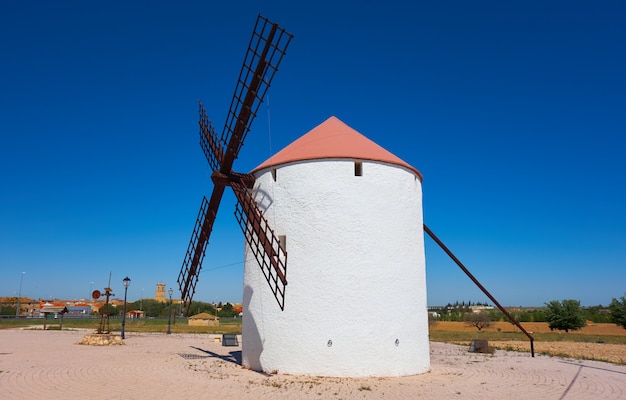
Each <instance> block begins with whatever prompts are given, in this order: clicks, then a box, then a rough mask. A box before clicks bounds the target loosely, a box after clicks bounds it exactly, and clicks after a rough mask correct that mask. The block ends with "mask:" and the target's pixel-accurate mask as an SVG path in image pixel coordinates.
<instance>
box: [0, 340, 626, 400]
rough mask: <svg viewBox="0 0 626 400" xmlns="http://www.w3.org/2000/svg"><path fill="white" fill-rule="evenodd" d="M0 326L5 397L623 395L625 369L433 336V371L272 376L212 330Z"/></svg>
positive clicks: (0, 394) (0, 379)
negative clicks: (116, 335) (107, 331)
mask: <svg viewBox="0 0 626 400" xmlns="http://www.w3.org/2000/svg"><path fill="white" fill-rule="evenodd" d="M90 332H91V331H89V332H86V331H42V330H0V399H3V400H13V399H16V400H17V399H19V400H23V399H35V398H41V399H48V400H55V399H92V400H99V399H103V400H104V399H107V400H109V399H113V400H115V399H133V400H135V399H136V400H142V399H146V400H148V399H149V400H154V399H176V398H178V399H181V400H183V399H185V400H186V399H195V398H202V399H255V400H259V399H305V398H313V399H337V400H338V399H346V400H347V399H409V398H411V399H416V398H418V399H454V398H458V399H503V398H515V399H516V400H519V399H626V366H624V365H615V364H610V363H604V362H598V361H579V360H572V359H564V358H558V357H547V356H541V355H538V356H536V357H535V358H531V357H530V355H529V354H528V353H518V352H507V351H500V350H498V351H496V352H495V354H494V355H484V354H474V353H469V352H468V351H467V346H457V345H450V344H442V343H435V342H432V343H431V364H432V370H431V371H430V372H429V373H426V374H422V375H416V376H409V377H400V378H358V379H351V378H320V377H312V376H293V375H282V374H280V373H279V374H276V375H267V374H262V373H258V372H254V371H250V370H247V369H243V368H242V367H241V366H240V365H239V360H240V358H241V347H223V346H222V345H221V344H220V343H217V342H215V341H213V340H210V338H209V336H208V335H193V334H172V335H164V334H139V333H129V334H127V335H126V340H125V345H123V346H102V347H99V346H87V345H78V344H77V342H78V341H79V340H80V339H81V338H82V337H83V336H84V335H85V334H86V333H90Z"/></svg>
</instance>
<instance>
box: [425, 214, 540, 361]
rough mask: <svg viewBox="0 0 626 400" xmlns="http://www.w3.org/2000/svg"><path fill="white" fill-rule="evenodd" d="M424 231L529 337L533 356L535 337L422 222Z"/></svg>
mask: <svg viewBox="0 0 626 400" xmlns="http://www.w3.org/2000/svg"><path fill="white" fill-rule="evenodd" d="M424 232H426V233H428V236H430V237H431V238H432V239H433V240H434V241H435V243H437V244H438V245H439V247H441V249H442V250H443V251H445V252H446V254H447V255H448V256H450V258H451V259H452V261H454V262H455V263H456V264H457V265H458V266H459V267H460V268H461V269H462V270H463V272H465V275H467V276H468V277H469V278H470V279H471V280H472V282H474V284H476V286H478V288H479V289H480V290H482V292H483V293H484V294H485V295H486V296H487V297H489V299H490V300H491V301H492V302H493V304H495V305H496V307H498V309H499V310H500V311H502V314H504V315H505V316H506V317H507V318H508V319H509V321H511V322H512V323H513V324H514V325H515V326H517V327H518V328H519V329H520V330H521V331H522V332H523V333H524V334H525V335H526V337H528V339H530V353H531V355H532V357H534V356H535V344H534V342H535V339H534V338H533V337H532V335H531V334H530V333H528V332H527V331H526V329H524V327H523V326H522V325H520V323H519V322H517V320H516V319H515V318H513V316H512V315H511V314H509V312H508V311H507V310H506V309H505V308H504V307H502V306H501V305H500V303H498V300H496V298H495V297H493V296H492V295H491V293H489V291H488V290H487V289H485V287H484V286H483V285H482V284H481V283H480V282H478V279H476V278H475V277H474V275H472V273H471V272H469V270H468V269H467V268H466V267H465V265H463V263H462V262H461V261H460V260H459V259H458V258H456V256H455V255H454V254H453V253H452V251H450V249H448V247H446V245H445V244H443V242H442V241H441V240H439V238H438V237H437V236H436V235H435V234H434V233H433V231H431V230H430V229H429V228H428V227H427V226H426V224H424Z"/></svg>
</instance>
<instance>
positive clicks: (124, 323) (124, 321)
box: [122, 277, 130, 339]
mask: <svg viewBox="0 0 626 400" xmlns="http://www.w3.org/2000/svg"><path fill="white" fill-rule="evenodd" d="M122 282H124V315H123V316H122V339H126V337H125V336H124V328H125V327H126V294H127V293H128V285H130V278H129V277H126V278H124V280H123V281H122Z"/></svg>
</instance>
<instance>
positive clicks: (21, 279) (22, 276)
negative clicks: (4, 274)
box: [15, 272, 26, 318]
mask: <svg viewBox="0 0 626 400" xmlns="http://www.w3.org/2000/svg"><path fill="white" fill-rule="evenodd" d="M25 273H26V272H22V275H21V276H20V291H19V292H18V293H17V308H16V309H15V316H16V317H17V318H19V317H20V311H21V310H20V309H21V308H22V282H23V281H24V274H25Z"/></svg>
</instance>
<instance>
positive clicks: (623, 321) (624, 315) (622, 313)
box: [609, 296, 626, 329]
mask: <svg viewBox="0 0 626 400" xmlns="http://www.w3.org/2000/svg"><path fill="white" fill-rule="evenodd" d="M609 310H610V311H611V321H613V322H614V323H616V324H617V325H620V326H621V327H623V328H624V329H626V296H622V297H621V298H620V299H619V300H618V299H615V298H614V299H613V300H612V301H611V304H609Z"/></svg>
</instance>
